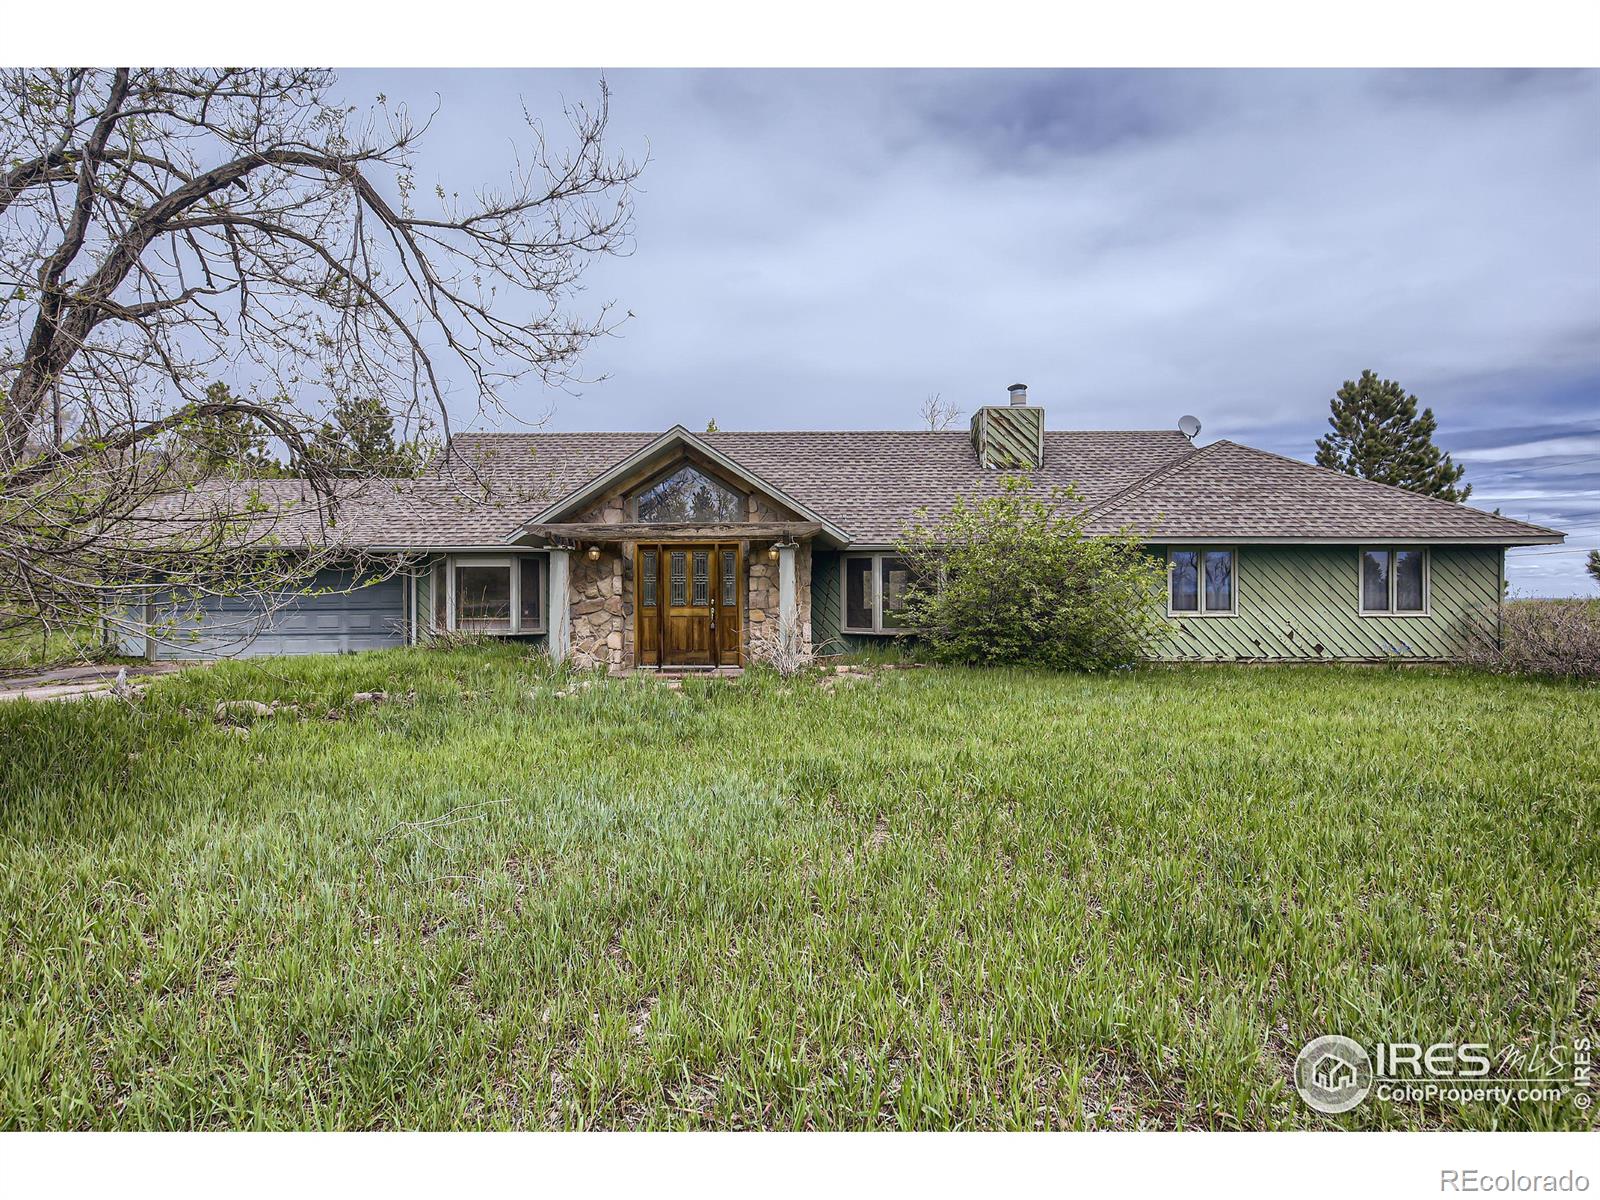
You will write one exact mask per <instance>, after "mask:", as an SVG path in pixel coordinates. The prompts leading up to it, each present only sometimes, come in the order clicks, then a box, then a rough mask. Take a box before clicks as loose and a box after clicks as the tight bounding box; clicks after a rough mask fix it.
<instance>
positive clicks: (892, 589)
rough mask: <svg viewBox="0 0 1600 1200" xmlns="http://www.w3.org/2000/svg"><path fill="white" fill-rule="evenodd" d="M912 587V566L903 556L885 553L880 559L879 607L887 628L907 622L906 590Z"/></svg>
mask: <svg viewBox="0 0 1600 1200" xmlns="http://www.w3.org/2000/svg"><path fill="white" fill-rule="evenodd" d="M910 587H911V568H910V567H909V566H907V565H906V560H905V559H903V558H892V557H890V556H889V555H884V556H883V557H882V558H880V559H879V560H878V608H879V612H880V613H881V614H882V624H883V627H884V628H885V629H899V628H901V627H902V626H904V624H905V620H904V617H903V614H904V612H905V607H906V592H907V591H908V590H909V589H910Z"/></svg>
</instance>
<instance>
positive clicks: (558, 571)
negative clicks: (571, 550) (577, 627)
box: [547, 550, 572, 663]
mask: <svg viewBox="0 0 1600 1200" xmlns="http://www.w3.org/2000/svg"><path fill="white" fill-rule="evenodd" d="M567 573H568V561H567V552H566V551H565V550H552V551H550V603H549V606H548V607H549V611H550V620H549V622H548V625H547V628H548V629H549V631H550V632H549V640H550V658H551V661H553V662H558V663H559V662H566V661H567V657H568V656H569V655H570V654H571V653H572V600H571V598H570V597H569V596H568V595H567Z"/></svg>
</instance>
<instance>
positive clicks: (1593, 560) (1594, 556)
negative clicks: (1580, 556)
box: [1583, 550, 1600, 583]
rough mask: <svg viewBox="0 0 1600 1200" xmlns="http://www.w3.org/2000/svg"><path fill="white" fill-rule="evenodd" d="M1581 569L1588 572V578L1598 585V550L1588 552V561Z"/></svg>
mask: <svg viewBox="0 0 1600 1200" xmlns="http://www.w3.org/2000/svg"><path fill="white" fill-rule="evenodd" d="M1583 569H1584V570H1585V571H1587V572H1589V577H1590V578H1591V579H1593V580H1594V581H1595V582H1596V583H1600V550H1591V551H1589V561H1588V562H1586V563H1584V565H1583Z"/></svg>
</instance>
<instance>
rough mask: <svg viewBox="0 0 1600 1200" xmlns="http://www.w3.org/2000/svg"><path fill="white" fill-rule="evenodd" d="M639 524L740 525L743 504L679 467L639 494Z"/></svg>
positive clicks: (707, 479) (700, 475) (731, 493)
mask: <svg viewBox="0 0 1600 1200" xmlns="http://www.w3.org/2000/svg"><path fill="white" fill-rule="evenodd" d="M634 503H635V506H636V509H637V512H638V518H639V520H641V521H650V522H659V521H742V520H744V519H745V500H744V497H743V496H741V495H740V494H739V493H738V492H736V491H734V490H733V489H732V488H729V487H725V486H724V485H723V484H721V483H719V482H718V481H717V480H715V479H713V478H711V476H709V475H707V474H706V473H705V472H704V471H700V470H698V469H696V468H694V467H680V468H679V469H678V470H676V471H674V472H673V473H672V474H670V475H668V476H667V477H666V478H665V479H662V480H661V481H659V482H658V483H654V484H652V485H651V486H650V487H648V488H646V489H645V490H644V491H642V492H640V493H639V496H638V498H637V499H636V500H635V502H634Z"/></svg>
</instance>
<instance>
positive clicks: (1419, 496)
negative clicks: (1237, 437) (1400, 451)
mask: <svg viewBox="0 0 1600 1200" xmlns="http://www.w3.org/2000/svg"><path fill="white" fill-rule="evenodd" d="M1223 442H1227V444H1228V445H1230V446H1233V447H1236V448H1237V449H1240V450H1248V451H1250V452H1251V453H1252V454H1261V455H1265V456H1266V457H1267V458H1275V459H1277V460H1278V461H1279V462H1286V463H1293V464H1294V465H1295V466H1297V467H1308V468H1310V469H1311V470H1313V471H1321V472H1323V473H1324V474H1327V475H1332V476H1335V477H1336V478H1338V479H1341V480H1344V481H1345V482H1347V483H1348V482H1354V483H1360V484H1366V485H1367V486H1369V487H1375V488H1383V489H1384V490H1386V491H1390V492H1399V493H1400V494H1401V495H1404V496H1409V497H1411V498H1412V499H1413V500H1426V501H1428V502H1429V503H1430V504H1442V505H1444V507H1445V508H1448V509H1450V510H1451V511H1453V512H1459V511H1460V510H1462V509H1466V510H1468V511H1469V512H1475V513H1477V514H1478V515H1479V516H1484V517H1493V518H1494V519H1495V520H1497V521H1510V522H1511V523H1512V524H1513V525H1521V526H1522V527H1523V528H1525V529H1533V530H1537V531H1538V532H1540V533H1560V532H1561V531H1560V530H1559V529H1549V528H1546V527H1545V526H1543V525H1535V524H1534V523H1533V522H1532V521H1524V520H1522V519H1521V518H1519V517H1508V516H1505V515H1504V514H1502V513H1492V512H1486V511H1485V510H1484V509H1481V508H1475V507H1474V506H1472V505H1470V504H1468V503H1466V502H1465V501H1463V500H1445V499H1442V498H1440V497H1438V496H1429V495H1427V494H1426V493H1423V492H1413V491H1412V490H1411V489H1410V488H1403V487H1400V486H1398V485H1397V484H1393V483H1384V482H1383V481H1382V480H1378V479H1366V478H1363V477H1362V476H1360V475H1351V474H1349V473H1348V472H1346V471H1335V470H1334V469H1333V468H1332V467H1325V466H1323V465H1322V464H1321V463H1308V462H1306V461H1304V460H1303V459H1299V458H1290V457H1289V456H1288V455H1287V454H1279V453H1277V452H1276V451H1273V450H1263V449H1261V447H1259V446H1247V445H1245V444H1244V443H1243V442H1233V441H1228V439H1226V438H1220V439H1218V440H1217V441H1215V442H1212V443H1211V445H1213V446H1217V445H1221V444H1222V443H1223ZM1207 448H1208V449H1209V448H1210V447H1207Z"/></svg>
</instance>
